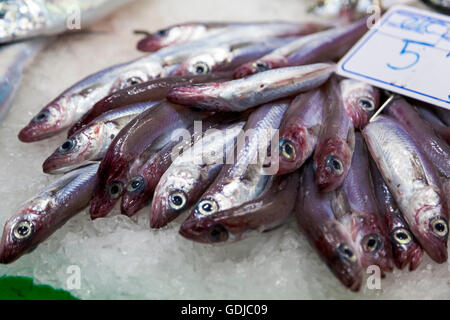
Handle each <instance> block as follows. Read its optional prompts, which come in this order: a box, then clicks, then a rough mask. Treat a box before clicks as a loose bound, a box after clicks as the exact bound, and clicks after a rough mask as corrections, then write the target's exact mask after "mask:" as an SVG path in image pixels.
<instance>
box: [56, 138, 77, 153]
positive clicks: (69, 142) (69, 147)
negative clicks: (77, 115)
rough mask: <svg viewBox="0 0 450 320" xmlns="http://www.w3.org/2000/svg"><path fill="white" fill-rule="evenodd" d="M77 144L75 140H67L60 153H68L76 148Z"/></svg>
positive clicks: (60, 148)
mask: <svg viewBox="0 0 450 320" xmlns="http://www.w3.org/2000/svg"><path fill="white" fill-rule="evenodd" d="M76 144H77V142H76V140H75V139H67V140H66V141H65V142H64V143H63V144H62V145H61V146H60V147H59V152H60V153H68V152H70V151H72V150H73V148H75V146H76Z"/></svg>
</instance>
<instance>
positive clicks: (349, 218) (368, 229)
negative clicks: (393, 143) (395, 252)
mask: <svg viewBox="0 0 450 320" xmlns="http://www.w3.org/2000/svg"><path fill="white" fill-rule="evenodd" d="M368 168H369V155H368V152H367V149H366V146H365V144H364V140H363V137H362V135H361V133H360V132H356V134H355V150H354V152H353V157H352V163H351V166H350V169H349V171H348V174H347V176H346V178H345V180H344V183H343V184H342V187H341V188H340V189H339V190H337V194H338V196H342V197H343V198H344V199H345V202H346V204H347V205H348V210H349V212H342V213H339V214H338V213H337V212H338V211H337V210H336V211H335V215H340V217H339V218H338V219H339V220H340V221H341V222H342V223H343V224H344V225H345V227H346V228H348V230H349V232H350V233H351V234H352V238H353V240H354V241H355V247H356V249H357V250H359V251H360V257H361V264H362V266H363V267H364V268H367V267H369V266H371V265H377V266H379V267H380V269H381V270H382V271H384V272H392V271H393V269H394V260H393V257H392V247H391V243H390V239H389V235H388V232H387V228H386V226H385V224H384V223H383V220H382V219H381V213H380V212H379V208H378V203H377V201H376V198H375V194H374V190H373V189H374V186H373V182H372V178H371V175H370V171H369V170H368ZM346 211H347V210H346Z"/></svg>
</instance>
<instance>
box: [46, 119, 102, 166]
mask: <svg viewBox="0 0 450 320" xmlns="http://www.w3.org/2000/svg"><path fill="white" fill-rule="evenodd" d="M103 131H104V126H103V124H102V123H100V122H95V121H94V122H91V123H90V124H89V125H88V126H86V127H84V128H83V129H81V130H80V131H78V132H76V133H75V134H73V135H72V136H70V137H69V138H68V139H67V140H66V141H64V142H63V143H62V144H61V145H60V146H59V147H58V148H57V149H56V150H55V151H54V152H53V153H52V154H51V155H50V156H49V157H48V158H47V159H46V160H45V162H44V164H43V165H42V167H43V170H44V172H45V173H50V174H57V173H64V172H67V171H70V170H72V169H74V168H77V167H80V166H83V165H85V164H88V163H90V161H94V160H98V158H99V152H101V151H102V150H101V149H102V145H103V144H102V142H103V138H104V137H103V133H104V132H103ZM109 138H111V137H109Z"/></svg>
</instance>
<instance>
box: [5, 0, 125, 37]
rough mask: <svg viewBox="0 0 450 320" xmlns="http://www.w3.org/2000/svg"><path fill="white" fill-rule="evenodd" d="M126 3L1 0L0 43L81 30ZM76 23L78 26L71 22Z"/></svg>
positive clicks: (111, 0) (109, 0)
mask: <svg viewBox="0 0 450 320" xmlns="http://www.w3.org/2000/svg"><path fill="white" fill-rule="evenodd" d="M129 2H130V0H82V1H77V0H56V1H55V0H5V1H1V2H0V13H1V15H0V17H1V20H0V43H7V42H12V41H15V40H21V39H28V38H31V37H37V36H49V35H56V34H59V33H63V32H66V31H69V30H74V29H79V28H81V27H83V28H84V27H85V26H90V25H91V24H92V23H93V22H95V21H97V20H100V19H101V18H103V17H106V16H107V15H109V14H110V13H112V12H114V11H115V10H117V9H118V8H120V7H121V6H123V5H125V4H127V3H129ZM76 20H78V24H75V23H74V22H76ZM72 23H74V25H73V26H72V25H71V24H72Z"/></svg>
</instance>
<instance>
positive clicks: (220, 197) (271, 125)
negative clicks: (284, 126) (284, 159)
mask: <svg viewBox="0 0 450 320" xmlns="http://www.w3.org/2000/svg"><path fill="white" fill-rule="evenodd" d="M289 102H290V101H289V100H281V101H276V102H272V103H268V104H265V105H262V106H261V107H259V108H258V109H256V110H255V111H254V112H252V113H251V114H250V116H249V118H248V121H247V123H246V124H245V126H244V134H242V135H239V136H238V138H237V142H236V146H235V152H233V154H232V157H231V156H230V155H228V156H227V160H226V163H225V164H224V166H223V167H222V169H221V170H220V172H219V174H218V176H217V177H216V179H215V180H214V181H213V182H212V183H211V185H210V186H209V187H208V189H207V190H206V191H205V192H204V193H203V195H202V196H201V197H200V199H199V200H198V201H197V203H196V204H195V206H194V208H193V209H192V210H191V212H190V215H189V216H188V218H187V219H186V220H185V221H184V222H183V224H182V225H181V228H180V234H181V235H182V236H183V237H185V238H188V239H196V238H197V237H198V236H199V235H198V234H197V232H196V225H198V224H199V223H200V221H201V220H202V219H204V218H205V217H208V216H212V215H214V214H216V213H217V212H219V211H223V210H226V209H230V208H233V207H236V206H239V205H241V204H243V203H245V202H247V201H250V200H252V199H255V198H257V197H258V196H259V195H260V194H261V192H262V191H263V190H264V188H265V186H266V184H267V182H268V181H269V175H268V174H267V173H268V172H267V170H265V169H266V167H265V166H266V165H267V161H266V158H267V156H268V155H267V150H268V147H269V145H271V142H270V140H272V138H273V137H274V135H275V132H274V130H276V129H277V128H278V126H279V125H280V122H281V119H282V117H283V115H284V113H285V112H286V109H287V107H288V106H289ZM275 138H276V136H275ZM271 149H272V148H271ZM234 153H236V155H234ZM231 160H233V161H231Z"/></svg>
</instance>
